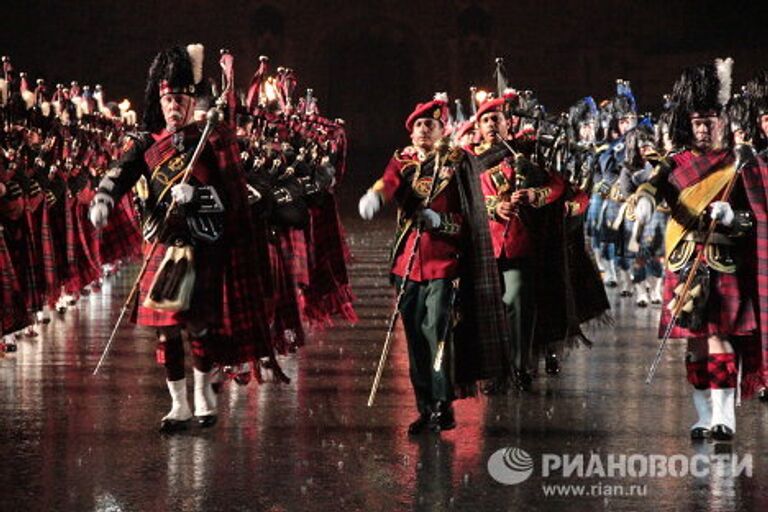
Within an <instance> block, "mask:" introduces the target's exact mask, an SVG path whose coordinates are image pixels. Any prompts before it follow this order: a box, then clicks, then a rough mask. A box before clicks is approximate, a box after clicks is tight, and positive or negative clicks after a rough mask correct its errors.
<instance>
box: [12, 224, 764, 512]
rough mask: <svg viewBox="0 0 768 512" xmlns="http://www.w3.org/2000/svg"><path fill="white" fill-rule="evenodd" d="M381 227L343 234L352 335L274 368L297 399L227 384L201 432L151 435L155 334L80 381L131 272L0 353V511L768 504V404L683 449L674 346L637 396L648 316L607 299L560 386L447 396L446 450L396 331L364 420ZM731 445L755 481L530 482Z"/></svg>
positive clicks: (688, 419)
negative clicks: (417, 415)
mask: <svg viewBox="0 0 768 512" xmlns="http://www.w3.org/2000/svg"><path fill="white" fill-rule="evenodd" d="M390 227H391V223H389V222H388V221H382V222H379V223H375V224H373V225H371V224H366V225H363V224H362V223H359V222H358V221H350V224H349V225H348V231H349V233H350V244H351V247H352V250H353V253H354V255H355V261H354V263H353V267H352V277H353V284H354V288H355V292H356V295H357V297H358V302H357V311H358V313H359V316H360V323H359V324H358V325H357V326H354V327H352V326H346V325H339V326H336V327H334V328H330V329H327V330H325V331H316V332H314V333H312V336H311V339H310V341H309V343H308V346H307V347H306V348H305V349H303V350H302V351H301V352H300V353H299V354H298V355H297V356H293V357H289V358H286V359H285V360H284V361H283V364H284V367H285V369H286V371H287V373H289V374H290V376H291V377H292V378H293V382H292V384H291V385H290V386H282V387H280V386H269V385H265V386H261V387H259V386H256V385H254V384H251V385H249V386H247V387H237V386H229V387H227V388H226V389H225V391H224V394H223V395H222V398H221V402H222V406H221V408H222V414H221V419H220V421H219V424H218V425H217V426H216V427H215V428H213V429H211V430H208V431H200V430H191V431H189V432H187V433H184V434H181V435H177V436H175V437H163V436H161V435H158V434H157V433H156V426H157V424H158V421H159V418H160V417H161V416H162V415H163V414H165V412H166V409H167V407H168V397H167V393H166V390H165V386H164V382H163V378H164V376H163V371H162V368H160V367H158V366H157V365H155V364H154V362H153V350H154V344H153V342H152V338H153V333H152V332H151V331H148V330H141V329H135V328H133V327H132V326H126V327H125V328H123V330H122V331H121V334H120V337H119V338H118V339H117V341H116V343H115V347H114V350H113V351H112V354H111V356H110V358H109V360H108V364H107V365H106V367H105V368H104V370H103V372H102V373H101V374H100V375H99V376H97V377H92V376H91V371H92V370H93V367H94V365H95V364H96V361H97V359H98V356H99V354H100V351H101V349H102V346H103V343H104V341H105V339H106V338H107V336H108V334H109V330H110V328H111V322H113V321H114V319H115V318H116V317H117V313H118V310H119V308H120V306H121V302H120V301H121V299H122V297H123V296H124V295H125V293H126V292H127V288H128V287H129V286H130V277H131V276H130V272H125V271H124V272H123V273H121V274H120V275H119V276H117V277H115V278H111V280H109V281H108V282H107V284H106V285H105V286H104V289H103V291H102V292H101V293H99V294H97V295H93V296H90V297H88V298H86V299H84V300H83V301H82V302H81V304H80V305H79V306H78V308H76V309H74V310H71V311H69V312H68V313H67V314H66V315H65V316H64V317H63V318H59V319H54V321H53V322H52V323H51V324H50V325H48V326H46V327H43V328H41V331H42V333H41V336H39V337H37V338H34V339H25V340H22V341H21V342H20V343H19V351H18V352H17V353H16V354H13V355H9V356H8V357H6V358H5V359H3V360H0V407H1V408H2V411H1V412H0V446H2V454H3V457H2V468H3V469H2V471H1V472H0V488H2V489H3V492H1V493H0V510H9V511H10V510H78V511H80V510H104V511H107V510H109V511H113V510H114V511H121V510H125V511H129V510H130V511H133V510H139V511H154V510H175V511H198V510H199V511H214V510H228V511H230V510H266V511H297V510H312V511H326V510H339V511H342V510H343V511H345V512H346V511H354V510H365V511H368V510H387V511H390V510H419V511H420V510H425V511H426V510H473V511H474V510H493V511H501V510H520V509H526V510H529V509H530V510H558V511H563V510H592V511H593V510H654V511H658V510H691V511H700V510H766V509H768V478H766V476H765V475H766V474H768V421H767V420H768V406H766V405H764V404H760V403H758V402H748V403H745V404H744V405H743V406H742V407H741V408H740V409H739V411H738V419H739V432H738V439H737V441H736V442H735V443H733V445H732V446H725V447H723V446H716V445H713V444H703V445H699V446H695V445H692V444H691V443H690V441H689V440H688V438H687V428H688V426H689V425H690V424H691V423H693V421H694V419H693V408H692V406H691V404H690V398H689V392H688V386H687V384H686V383H685V378H684V374H683V365H682V363H681V361H682V357H683V347H682V346H681V345H680V344H679V343H673V344H672V345H671V347H670V349H669V350H668V352H667V354H666V356H665V362H664V365H663V366H662V369H661V371H660V372H659V374H658V375H657V378H656V381H655V383H654V384H653V386H651V387H648V386H646V385H645V384H644V383H643V378H644V374H645V371H646V367H647V365H648V363H649V362H650V360H651V357H652V355H653V353H654V351H655V348H656V340H655V336H654V334H655V327H656V322H657V317H658V313H659V309H658V307H652V308H649V309H645V310H637V309H636V308H635V307H634V304H633V303H632V301H631V300H627V299H619V298H618V297H616V296H612V301H613V305H614V316H615V318H616V325H615V327H609V328H601V329H600V330H599V331H594V332H593V333H592V334H593V335H594V337H595V339H596V344H595V347H594V348H593V349H592V350H580V351H576V352H573V353H572V354H570V356H569V357H568V358H567V359H566V360H565V362H564V364H563V371H562V372H561V374H560V375H559V376H557V377H546V376H542V377H540V378H539V379H538V380H537V381H536V382H535V386H534V389H533V391H532V392H531V393H528V394H519V393H516V392H515V393H512V394H510V395H508V396H501V397H494V398H492V399H488V398H485V397H482V398H478V399H473V400H464V401H461V402H459V403H458V405H457V419H458V422H459V426H458V428H457V429H456V430H454V431H451V432H448V433H444V434H443V435H442V436H441V437H436V436H424V437H422V438H418V439H409V438H408V437H407V436H406V435H405V428H406V426H407V425H408V423H409V422H410V421H411V420H413V419H414V418H413V410H414V405H413V397H412V395H411V392H410V386H409V383H408V373H407V356H406V354H405V346H404V340H403V338H402V334H401V333H400V332H398V335H397V337H396V341H395V345H394V348H393V351H392V355H391V360H390V365H389V367H388V369H387V371H386V372H385V376H384V383H383V387H382V388H381V390H380V392H379V395H378V398H377V403H376V405H375V406H374V408H372V409H369V408H367V407H366V406H365V402H366V398H367V395H368V391H369V386H370V384H371V379H372V375H373V372H374V368H375V364H376V362H377V359H378V355H379V350H380V347H381V343H382V341H383V339H384V334H385V330H386V324H387V318H388V315H389V313H390V308H391V305H392V294H391V291H390V290H389V288H388V286H387V283H386V264H385V261H386V257H387V252H388V248H389V237H390V234H391V232H390ZM612 293H613V292H612ZM542 373H543V372H542ZM505 447H516V448H520V449H521V450H524V451H525V452H526V453H527V454H529V455H530V457H531V458H532V460H533V462H534V468H533V474H532V475H531V477H530V478H528V479H527V480H525V481H524V482H522V483H519V484H517V485H502V484H501V483H498V482H497V481H495V480H494V479H493V478H492V477H491V476H490V475H489V471H488V461H489V457H491V455H492V454H493V453H494V452H496V451H497V450H499V449H502V448H505ZM727 450H731V451H732V452H733V453H734V454H736V455H738V456H739V457H743V456H748V455H751V456H752V458H753V476H752V477H749V476H747V475H745V474H741V475H737V476H734V475H731V474H728V472H727V471H716V469H717V468H713V470H712V471H711V472H710V474H708V475H698V476H691V475H686V476H680V477H669V476H668V477H665V478H659V477H642V478H640V477H632V475H624V476H614V477H613V478H611V477H610V476H605V477H600V476H599V475H600V474H599V473H594V472H593V473H591V474H592V476H591V477H585V478H578V477H576V476H571V477H570V478H565V477H563V476H562V473H560V474H558V473H557V472H555V473H553V474H552V475H550V476H549V477H546V478H545V477H543V476H542V465H541V462H542V460H543V459H542V457H544V456H545V454H554V455H556V456H560V457H561V459H560V460H562V456H564V455H571V456H573V457H576V456H577V455H579V454H582V455H583V456H584V458H585V465H586V461H587V460H589V459H590V458H591V455H592V454H597V456H598V457H597V458H602V460H603V461H606V460H607V458H608V457H609V456H611V455H614V456H621V455H626V456H627V457H629V456H631V455H632V454H662V455H667V456H672V455H676V454H681V455H682V456H685V457H692V456H694V455H696V454H702V455H706V456H707V458H708V456H709V455H710V454H713V453H716V452H717V453H720V452H723V451H727ZM593 469H594V467H593ZM606 469H607V468H606ZM595 475H597V476H595ZM550 484H566V485H573V486H574V487H573V489H576V490H570V491H568V490H563V488H559V491H558V490H557V489H555V491H553V490H552V487H547V488H544V486H547V485H550ZM643 485H644V486H645V488H644V492H642V491H643V488H642V487H641V486H643ZM580 486H581V487H580ZM633 486H635V487H633ZM578 489H581V491H579V490H578ZM551 492H555V493H556V494H555V495H552V496H547V493H551ZM557 492H560V493H561V494H559V495H558V494H557ZM565 492H569V493H571V495H568V496H566V495H565V494H564V493H565ZM574 493H576V494H578V493H583V495H580V496H578V495H574ZM619 493H624V494H625V495H624V496H621V495H618V494H619ZM631 493H633V494H634V495H629V494H631ZM638 494H642V495H638Z"/></svg>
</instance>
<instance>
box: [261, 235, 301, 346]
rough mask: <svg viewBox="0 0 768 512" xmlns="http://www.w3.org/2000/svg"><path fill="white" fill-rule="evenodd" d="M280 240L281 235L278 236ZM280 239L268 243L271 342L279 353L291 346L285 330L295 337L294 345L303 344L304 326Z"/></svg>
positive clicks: (294, 284) (294, 286)
mask: <svg viewBox="0 0 768 512" xmlns="http://www.w3.org/2000/svg"><path fill="white" fill-rule="evenodd" d="M280 238H281V240H282V238H283V237H280ZM281 240H278V241H277V243H274V244H272V243H270V244H269V256H270V263H271V267H272V278H273V286H274V293H275V295H274V312H273V316H272V331H273V333H274V335H273V339H272V343H273V346H274V347H275V350H276V351H277V352H278V353H280V354H285V353H287V352H289V351H290V350H291V349H292V347H291V346H290V345H291V344H290V343H288V340H286V339H285V331H286V330H292V331H293V332H294V333H295V335H296V339H295V340H294V342H293V343H294V344H295V345H296V346H302V345H304V327H303V325H302V323H301V311H300V308H299V301H298V298H297V289H296V283H295V282H294V280H293V274H292V272H291V269H290V268H289V265H288V263H287V261H286V257H285V255H284V254H283V253H282V249H283V244H282V243H281Z"/></svg>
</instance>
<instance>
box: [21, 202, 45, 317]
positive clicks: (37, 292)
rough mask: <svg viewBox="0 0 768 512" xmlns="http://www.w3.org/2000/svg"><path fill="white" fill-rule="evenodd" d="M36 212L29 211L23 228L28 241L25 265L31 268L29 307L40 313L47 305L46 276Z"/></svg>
mask: <svg viewBox="0 0 768 512" xmlns="http://www.w3.org/2000/svg"><path fill="white" fill-rule="evenodd" d="M34 215H35V212H32V211H27V212H26V213H25V215H24V217H23V218H24V220H25V221H26V223H25V224H24V225H23V226H22V229H23V232H24V238H25V239H26V248H27V252H26V254H25V255H24V264H25V265H27V266H28V267H29V268H28V269H27V270H26V271H25V273H26V274H28V275H27V279H26V281H27V306H28V307H29V309H30V310H31V311H39V310H41V309H43V306H44V305H45V276H44V275H43V272H42V259H43V257H42V253H41V251H40V244H38V243H37V236H36V234H37V232H38V231H39V229H40V228H39V225H38V223H37V222H35V217H34Z"/></svg>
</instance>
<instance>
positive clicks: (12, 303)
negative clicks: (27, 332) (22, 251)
mask: <svg viewBox="0 0 768 512" xmlns="http://www.w3.org/2000/svg"><path fill="white" fill-rule="evenodd" d="M31 323H32V321H31V318H30V317H29V315H28V314H27V309H26V307H25V305H24V297H23V296H22V294H21V288H20V286H19V280H18V278H17V275H16V271H15V269H14V267H13V260H11V254H10V252H9V251H8V246H7V245H6V244H5V237H4V233H3V230H2V228H0V331H1V332H2V334H3V335H5V334H10V333H12V332H16V331H18V330H21V329H23V328H25V327H26V326H28V325H30V324H31Z"/></svg>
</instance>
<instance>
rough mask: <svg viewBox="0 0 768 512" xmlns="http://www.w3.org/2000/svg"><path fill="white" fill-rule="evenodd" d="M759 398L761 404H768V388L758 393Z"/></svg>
mask: <svg viewBox="0 0 768 512" xmlns="http://www.w3.org/2000/svg"><path fill="white" fill-rule="evenodd" d="M757 398H758V399H759V400H760V401H761V402H768V388H763V389H761V390H760V391H758V392H757Z"/></svg>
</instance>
